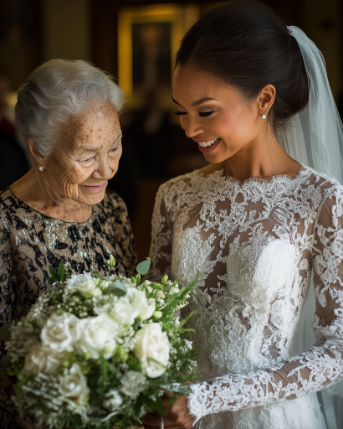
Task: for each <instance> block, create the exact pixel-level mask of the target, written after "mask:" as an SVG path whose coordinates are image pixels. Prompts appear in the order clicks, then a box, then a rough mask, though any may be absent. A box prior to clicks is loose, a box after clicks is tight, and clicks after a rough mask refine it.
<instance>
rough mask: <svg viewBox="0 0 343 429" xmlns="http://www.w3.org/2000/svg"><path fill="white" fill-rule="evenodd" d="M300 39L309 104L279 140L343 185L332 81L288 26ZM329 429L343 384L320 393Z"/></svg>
mask: <svg viewBox="0 0 343 429" xmlns="http://www.w3.org/2000/svg"><path fill="white" fill-rule="evenodd" d="M287 28H288V31H289V32H290V34H291V35H292V36H293V37H294V38H295V39H296V41H297V43H298V45H299V47H300V50H301V53H302V56H303V59H304V64H305V69H306V73H307V77H308V84H309V102H308V104H307V106H306V107H305V109H303V110H302V111H301V112H300V113H299V114H297V115H295V117H293V119H292V122H291V123H290V124H289V126H288V128H286V130H285V131H282V132H279V133H278V140H279V142H280V144H281V146H282V147H283V148H284V149H285V151H286V152H287V153H288V154H289V155H290V156H291V157H292V158H294V159H295V160H297V161H298V162H300V163H302V164H305V165H308V166H309V167H312V168H314V169H315V170H316V171H318V172H319V173H324V174H326V175H327V176H329V177H333V178H335V179H336V180H338V182H340V183H341V184H343V156H342V153H343V126H342V122H341V119H340V117H339V114H338V111H337V108H336V105H335V101H334V99H333V96H332V93H331V89H330V85H329V82H328V78H327V74H326V67H325V60H324V58H323V56H322V54H321V52H320V51H319V49H318V48H317V47H316V45H315V44H314V43H313V42H312V41H311V40H310V39H309V38H308V37H307V36H306V34H305V33H304V32H303V31H302V30H301V29H300V28H298V27H294V26H289V27H287ZM312 283H313V282H312V281H311V287H310V288H309V291H308V296H307V298H306V301H305V305H304V308H303V312H302V318H301V320H300V323H299V327H298V331H297V335H296V338H295V341H294V352H295V353H300V352H302V351H304V350H306V349H308V348H310V347H311V346H313V344H314V343H315V337H314V333H313V330H312V326H311V324H312V321H313V314H314V311H315V297H314V288H313V284H312ZM341 286H343V285H341ZM317 395H318V399H319V402H320V403H321V404H322V411H323V413H324V416H325V419H326V423H327V427H328V429H339V428H342V427H343V382H339V383H337V384H335V385H333V386H332V387H329V388H327V389H324V390H322V391H321V392H319V393H317Z"/></svg>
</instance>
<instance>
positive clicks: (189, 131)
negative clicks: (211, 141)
mask: <svg viewBox="0 0 343 429" xmlns="http://www.w3.org/2000/svg"><path fill="white" fill-rule="evenodd" d="M188 116H189V115H188ZM182 119H183V120H182V121H181V127H182V128H183V129H184V130H185V133H186V136H187V137H189V138H190V139H191V138H194V137H196V136H198V135H199V134H201V133H203V132H204V127H203V126H202V125H201V124H200V123H199V121H198V120H197V119H196V118H194V119H193V118H190V117H188V118H187V119H186V118H182Z"/></svg>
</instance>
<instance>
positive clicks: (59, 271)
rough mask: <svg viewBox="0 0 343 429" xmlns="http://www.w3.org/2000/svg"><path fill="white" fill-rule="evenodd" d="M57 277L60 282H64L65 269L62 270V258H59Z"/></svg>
mask: <svg viewBox="0 0 343 429" xmlns="http://www.w3.org/2000/svg"><path fill="white" fill-rule="evenodd" d="M58 277H59V280H60V282H64V281H65V279H66V275H65V270H64V260H63V259H61V262H60V266H59V268H58Z"/></svg>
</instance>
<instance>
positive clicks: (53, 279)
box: [48, 277, 58, 285]
mask: <svg viewBox="0 0 343 429" xmlns="http://www.w3.org/2000/svg"><path fill="white" fill-rule="evenodd" d="M48 282H49V284H51V285H52V284H54V283H56V282H58V279H57V278H56V277H50V279H49V280H48Z"/></svg>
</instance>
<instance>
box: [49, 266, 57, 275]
mask: <svg viewBox="0 0 343 429" xmlns="http://www.w3.org/2000/svg"><path fill="white" fill-rule="evenodd" d="M49 271H50V274H51V276H52V277H57V273H56V271H55V269H54V267H53V266H52V265H50V267H49Z"/></svg>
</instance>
